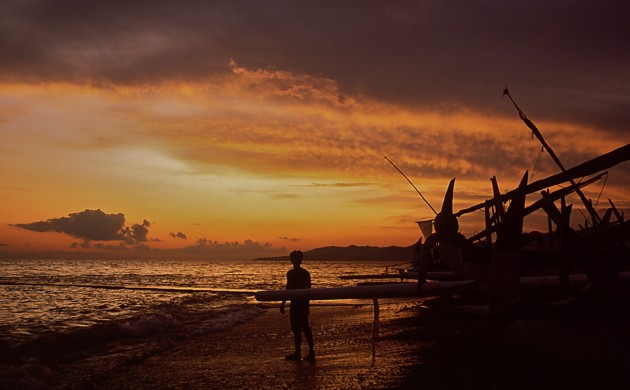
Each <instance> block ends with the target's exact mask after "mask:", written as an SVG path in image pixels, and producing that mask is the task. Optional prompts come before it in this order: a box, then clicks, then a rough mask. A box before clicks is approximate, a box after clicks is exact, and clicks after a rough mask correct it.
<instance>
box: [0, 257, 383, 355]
mask: <svg viewBox="0 0 630 390" xmlns="http://www.w3.org/2000/svg"><path fill="white" fill-rule="evenodd" d="M304 267H305V268H307V269H308V270H309V271H310V272H311V275H312V280H313V288H318V287H335V286H343V285H349V284H351V283H352V282H351V281H350V282H349V281H348V280H341V279H340V278H339V276H340V275H348V274H374V273H380V272H384V271H387V270H389V272H392V271H395V265H394V264H392V263H386V262H358V261H352V262H341V261H318V262H305V264H304ZM289 268H291V265H290V263H289V262H288V261H271V260H269V261H267V260H264V261H263V260H247V261H234V260H229V261H228V260H208V261H200V260H194V261H193V260H189V261H181V260H177V261H175V260H173V261H167V260H0V270H1V273H0V349H1V350H2V351H3V353H4V354H5V355H6V356H11V359H20V358H21V357H28V356H27V355H29V354H34V355H37V354H42V353H45V354H60V353H66V352H72V353H76V352H77V351H80V350H83V349H91V350H93V349H95V348H104V347H105V345H107V344H112V343H116V342H120V340H128V339H135V340H138V339H142V340H151V339H157V338H159V337H161V335H164V334H168V335H171V336H172V335H176V336H177V337H178V338H182V337H184V338H186V337H194V336H195V335H199V334H203V333H208V332H217V331H221V330H225V329H229V328H231V327H233V326H236V325H238V324H240V323H242V322H244V321H247V320H249V319H251V318H254V317H256V316H258V315H260V314H261V313H262V312H263V310H264V306H263V305H262V304H261V303H259V302H257V301H256V300H255V299H254V296H253V295H254V292H255V291H257V290H268V289H282V288H284V285H285V283H286V281H285V275H286V271H287V270H288V269H289Z"/></svg>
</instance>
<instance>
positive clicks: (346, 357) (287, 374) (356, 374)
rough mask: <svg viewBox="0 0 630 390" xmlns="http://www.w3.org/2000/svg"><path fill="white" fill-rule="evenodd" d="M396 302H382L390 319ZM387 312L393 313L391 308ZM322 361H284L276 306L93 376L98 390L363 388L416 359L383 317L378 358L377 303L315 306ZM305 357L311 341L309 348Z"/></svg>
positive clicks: (397, 375)
mask: <svg viewBox="0 0 630 390" xmlns="http://www.w3.org/2000/svg"><path fill="white" fill-rule="evenodd" d="M395 309H396V307H388V308H385V307H383V311H384V312H383V317H384V319H386V318H391V317H392V316H393V315H394V314H393V312H392V310H395ZM385 310H387V313H386V312H385ZM311 318H312V321H311V322H312V327H313V330H314V333H315V340H316V349H317V352H318V354H317V359H316V361H315V362H314V363H309V362H294V361H286V360H285V359H284V356H285V355H286V354H289V353H291V352H292V349H293V346H292V345H293V344H292V343H293V340H292V336H291V334H290V330H289V324H288V321H289V319H288V315H284V316H283V315H281V314H280V313H279V311H278V308H277V306H275V307H273V308H272V307H269V308H268V309H266V311H265V313H264V314H263V315H261V316H260V317H257V318H255V319H253V320H251V321H248V322H246V323H244V324H242V325H239V326H237V327H235V328H233V329H230V330H228V331H224V332H221V333H216V334H209V335H203V336H200V337H198V338H196V339H194V340H186V341H184V342H181V343H177V344H176V345H174V346H173V347H172V348H171V349H169V350H167V351H164V353H161V354H157V355H154V356H152V357H150V358H148V359H146V360H144V361H141V362H138V364H135V365H130V366H128V367H119V368H117V369H116V370H114V371H112V372H109V373H106V374H105V375H104V376H103V377H102V378H94V380H93V382H92V383H93V384H94V385H95V387H98V388H128V389H155V388H178V389H187V388H189V389H359V388H387V387H392V386H394V387H395V386H396V385H397V383H400V381H401V380H403V379H404V377H405V375H406V374H407V370H406V368H408V367H409V366H410V365H411V364H412V363H413V362H414V359H413V354H412V350H413V348H412V345H411V344H410V343H408V342H407V341H406V340H402V339H400V338H397V337H392V336H394V335H395V333H396V332H398V331H399V328H397V327H395V326H394V325H393V324H390V323H388V322H387V321H385V322H384V323H383V324H382V326H381V329H380V330H381V332H380V333H381V336H382V339H381V340H380V341H379V342H378V344H377V345H376V355H375V359H374V360H373V355H372V320H373V311H372V306H371V305H367V306H360V307H353V306H344V307H325V306H313V307H312V309H311ZM303 349H304V354H306V346H303Z"/></svg>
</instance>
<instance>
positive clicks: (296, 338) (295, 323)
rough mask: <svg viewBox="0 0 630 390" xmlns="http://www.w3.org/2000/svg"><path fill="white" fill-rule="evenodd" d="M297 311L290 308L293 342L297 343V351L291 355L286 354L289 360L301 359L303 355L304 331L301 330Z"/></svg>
mask: <svg viewBox="0 0 630 390" xmlns="http://www.w3.org/2000/svg"><path fill="white" fill-rule="evenodd" d="M296 314H297V312H296V311H295V310H293V308H291V309H290V312H289V318H290V319H291V331H292V332H293V342H294V344H295V351H294V352H293V353H292V354H291V355H287V356H285V358H286V359H287V360H300V358H301V357H302V356H301V354H302V352H301V350H302V331H301V330H300V323H299V319H298V318H297V317H296Z"/></svg>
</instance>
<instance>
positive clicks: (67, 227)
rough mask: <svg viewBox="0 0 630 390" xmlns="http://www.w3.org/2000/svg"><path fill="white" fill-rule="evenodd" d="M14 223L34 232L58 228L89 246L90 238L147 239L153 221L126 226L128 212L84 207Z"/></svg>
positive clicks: (97, 239) (134, 240)
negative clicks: (34, 220)
mask: <svg viewBox="0 0 630 390" xmlns="http://www.w3.org/2000/svg"><path fill="white" fill-rule="evenodd" d="M15 226H17V227H19V228H22V229H26V230H31V231H34V232H40V233H43V232H58V233H65V234H68V235H70V236H73V237H76V238H80V239H83V240H84V242H83V244H81V246H82V247H90V241H119V240H121V241H125V242H126V243H128V244H135V243H137V242H142V241H147V234H148V233H149V227H150V226H151V224H150V223H149V221H147V220H144V222H143V223H142V224H134V225H132V226H131V227H125V215H124V214H122V213H118V214H106V213H104V212H103V211H101V210H100V209H99V210H85V211H81V212H78V213H72V214H69V215H68V216H67V217H61V218H52V219H48V220H46V221H39V222H33V223H19V224H15Z"/></svg>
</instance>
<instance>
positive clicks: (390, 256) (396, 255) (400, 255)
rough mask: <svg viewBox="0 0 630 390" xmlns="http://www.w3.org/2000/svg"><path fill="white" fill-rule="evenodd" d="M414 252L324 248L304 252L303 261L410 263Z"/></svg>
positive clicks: (409, 249) (395, 248)
mask: <svg viewBox="0 0 630 390" xmlns="http://www.w3.org/2000/svg"><path fill="white" fill-rule="evenodd" d="M414 251H415V244H414V245H410V246H407V247H400V246H388V247H378V246H357V245H350V246H346V247H340V246H326V247H322V248H316V249H311V250H309V251H304V260H337V261H359V260H362V261H376V260H381V261H384V260H387V261H388V260H393V261H411V260H412V259H413V255H414ZM285 259H286V260H288V259H289V256H288V254H287V255H286V256H277V257H265V258H258V259H256V260H285Z"/></svg>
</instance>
